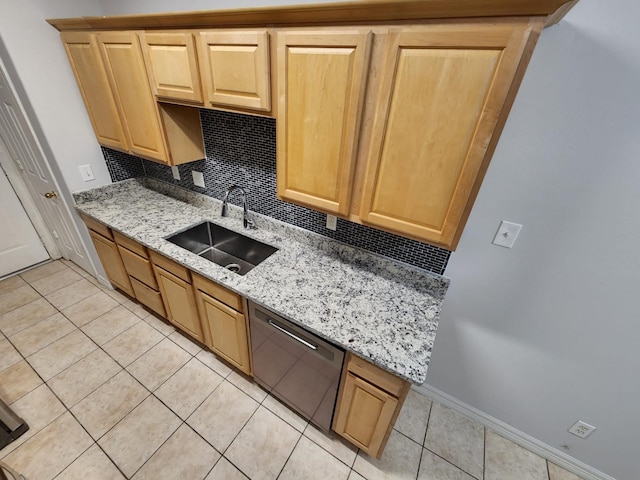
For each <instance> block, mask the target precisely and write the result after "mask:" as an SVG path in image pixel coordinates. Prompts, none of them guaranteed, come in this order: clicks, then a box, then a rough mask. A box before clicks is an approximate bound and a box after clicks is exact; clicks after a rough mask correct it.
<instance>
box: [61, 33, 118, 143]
mask: <svg viewBox="0 0 640 480" xmlns="http://www.w3.org/2000/svg"><path fill="white" fill-rule="evenodd" d="M61 38H62V42H63V43H64V48H65V50H66V51H67V56H68V57H69V62H70V63H71V69H72V70H73V74H74V75H75V77H76V81H77V82H78V87H79V88H80V93H81V94H82V99H83V100H84V104H85V106H86V107H87V113H88V114H89V119H90V120H91V125H93V130H94V131H95V133H96V137H97V138H98V143H100V144H101V145H104V146H105V147H109V148H115V149H116V150H124V151H127V150H128V148H129V147H128V142H127V139H126V134H125V129H124V127H123V126H122V119H121V116H120V112H119V110H118V106H117V103H116V100H115V98H114V96H113V92H112V91H111V87H110V86H109V80H108V79H107V74H106V72H105V70H104V65H103V64H102V59H101V58H100V50H99V49H98V44H97V42H96V36H95V34H92V33H86V32H63V33H62V35H61Z"/></svg>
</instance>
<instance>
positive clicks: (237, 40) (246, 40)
mask: <svg viewBox="0 0 640 480" xmlns="http://www.w3.org/2000/svg"><path fill="white" fill-rule="evenodd" d="M198 48H199V55H200V68H201V72H202V78H203V84H204V86H205V99H206V101H208V102H209V103H211V105H222V106H225V105H228V106H232V107H240V108H248V109H251V110H263V111H269V110H271V92H270V85H271V81H270V73H269V72H270V69H269V34H268V33H267V31H266V30H246V31H243V30H227V31H223V30H221V31H211V32H200V33H199V42H198Z"/></svg>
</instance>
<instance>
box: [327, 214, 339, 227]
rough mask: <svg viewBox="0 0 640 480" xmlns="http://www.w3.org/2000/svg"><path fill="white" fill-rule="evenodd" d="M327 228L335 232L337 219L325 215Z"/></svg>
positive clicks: (333, 216)
mask: <svg viewBox="0 0 640 480" xmlns="http://www.w3.org/2000/svg"><path fill="white" fill-rule="evenodd" d="M327 228H328V229H329V230H333V231H335V230H336V228H338V217H336V216H335V215H329V214H327Z"/></svg>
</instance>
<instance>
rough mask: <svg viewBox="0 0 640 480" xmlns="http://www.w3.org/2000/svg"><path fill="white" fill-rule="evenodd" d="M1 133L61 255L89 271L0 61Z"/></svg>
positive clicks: (79, 242) (69, 219)
mask: <svg viewBox="0 0 640 480" xmlns="http://www.w3.org/2000/svg"><path fill="white" fill-rule="evenodd" d="M0 136H1V137H2V139H3V140H4V143H5V145H6V147H7V149H8V150H9V156H10V157H11V158H12V159H13V161H14V162H15V163H16V165H17V166H18V168H19V169H20V172H21V174H22V177H23V178H24V180H25V183H26V184H27V186H28V189H29V191H30V193H31V196H32V198H33V200H34V202H35V204H36V206H37V208H38V210H39V211H40V213H41V215H42V218H43V220H44V222H45V224H46V226H47V228H48V230H49V232H51V234H52V235H53V237H54V238H55V239H56V244H57V246H58V247H59V249H60V251H61V253H62V256H63V257H64V258H67V259H70V260H72V261H74V262H75V263H77V264H78V265H80V266H82V267H84V268H85V269H87V270H89V271H91V270H92V267H91V262H90V260H89V258H88V256H87V253H86V251H85V249H84V247H83V245H82V242H81V240H80V236H79V233H78V231H77V230H76V227H75V225H74V224H73V220H72V217H71V212H70V211H69V208H68V206H67V205H66V204H65V202H64V200H63V199H62V198H60V194H59V189H58V186H57V184H56V181H55V178H54V177H53V174H52V173H51V170H50V169H49V165H48V163H47V161H46V159H45V155H44V153H43V151H42V149H41V148H40V144H39V142H38V140H37V139H36V136H35V134H34V132H33V130H32V129H31V125H30V123H29V121H28V120H27V117H26V114H25V113H24V111H23V109H22V105H21V104H20V102H19V100H18V98H17V95H16V94H15V91H14V90H13V88H12V85H11V83H10V80H9V77H8V75H7V72H6V70H5V69H4V65H2V63H1V62H0Z"/></svg>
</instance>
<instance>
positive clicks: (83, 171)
mask: <svg viewBox="0 0 640 480" xmlns="http://www.w3.org/2000/svg"><path fill="white" fill-rule="evenodd" d="M78 170H80V175H81V176H82V181H84V182H90V181H91V180H95V179H96V176H95V175H94V174H93V170H92V169H91V165H89V164H87V165H80V166H78Z"/></svg>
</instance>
